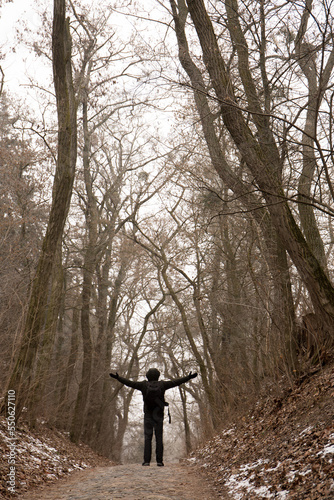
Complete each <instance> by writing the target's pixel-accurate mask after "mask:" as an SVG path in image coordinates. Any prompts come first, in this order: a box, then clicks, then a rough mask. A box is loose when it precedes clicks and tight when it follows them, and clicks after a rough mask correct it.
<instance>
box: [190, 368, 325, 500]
mask: <svg viewBox="0 0 334 500" xmlns="http://www.w3.org/2000/svg"><path fill="white" fill-rule="evenodd" d="M190 462H193V463H196V464H197V465H198V464H200V465H201V467H202V470H204V471H205V472H206V474H208V475H209V476H210V477H211V480H212V481H213V482H214V483H215V485H216V491H217V496H218V495H219V493H222V492H223V491H226V492H227V493H229V494H230V495H231V498H233V499H236V500H241V499H245V500H246V499H247V500H251V499H255V500H261V499H264V498H275V499H280V500H282V499H294V500H297V499H298V500H319V499H328V500H329V499H331V500H333V499H334V365H330V366H327V367H324V368H323V369H321V370H319V371H318V372H317V373H313V374H312V375H309V376H307V377H306V376H305V377H303V378H301V379H300V380H299V381H297V382H296V383H295V384H294V386H293V387H287V385H286V386H285V387H284V385H283V386H282V387H281V390H280V396H279V397H276V398H272V397H269V396H268V397H267V398H263V399H262V400H261V401H259V402H258V403H257V405H256V407H255V409H254V410H253V411H251V412H250V413H249V414H248V415H247V416H246V417H243V418H239V420H238V421H237V422H236V423H235V425H232V426H229V427H227V428H225V429H223V430H222V432H221V433H220V434H219V435H217V436H216V437H215V438H214V439H212V440H211V441H210V442H208V443H206V445H205V446H204V447H203V448H202V449H200V450H197V451H196V452H195V453H194V454H193V456H192V458H190Z"/></svg>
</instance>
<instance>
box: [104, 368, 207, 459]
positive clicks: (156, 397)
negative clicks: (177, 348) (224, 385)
mask: <svg viewBox="0 0 334 500" xmlns="http://www.w3.org/2000/svg"><path fill="white" fill-rule="evenodd" d="M110 376H111V377H112V378H115V379H116V380H118V381H119V382H121V384H124V385H126V386H128V387H132V388H133V389H137V390H138V391H141V393H142V395H143V400H144V438H145V444H144V462H143V465H146V466H147V465H150V462H151V455H152V437H153V431H154V433H155V439H156V459H157V465H158V466H159V467H163V465H164V463H163V440H162V437H163V419H164V407H165V406H168V403H166V402H165V391H167V390H168V389H171V388H172V387H176V386H178V385H181V384H184V383H185V382H188V380H190V379H192V378H195V377H197V373H191V372H190V373H189V375H187V376H186V377H182V378H177V379H174V380H160V381H159V377H160V372H159V370H157V368H150V369H149V370H148V372H147V373H146V378H147V380H143V381H141V382H135V381H133V380H128V379H126V378H124V377H120V376H119V375H118V373H110Z"/></svg>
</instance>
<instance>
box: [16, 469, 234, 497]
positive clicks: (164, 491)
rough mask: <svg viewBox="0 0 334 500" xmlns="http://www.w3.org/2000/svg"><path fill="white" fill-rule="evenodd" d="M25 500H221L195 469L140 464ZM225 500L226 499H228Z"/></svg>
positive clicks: (98, 472) (88, 475) (95, 472)
mask: <svg viewBox="0 0 334 500" xmlns="http://www.w3.org/2000/svg"><path fill="white" fill-rule="evenodd" d="M20 498H21V499H22V500H102V499H103V500H121V499H122V500H218V499H222V498H223V497H222V496H220V495H218V494H217V493H215V492H214V490H213V489H211V488H210V486H209V484H207V483H206V480H205V479H204V477H203V476H202V475H201V474H200V473H199V471H198V470H197V469H196V468H194V467H189V466H186V465H182V464H167V465H165V467H157V466H156V465H155V464H151V465H150V467H143V466H142V465H139V464H127V465H116V466H113V467H97V468H94V469H90V470H86V471H79V472H76V473H74V474H73V475H72V476H71V477H70V478H67V479H64V480H59V481H58V482H57V483H55V484H53V485H49V486H45V487H44V488H43V489H39V490H35V491H31V492H27V493H24V494H23V495H20ZM224 498H225V497H224Z"/></svg>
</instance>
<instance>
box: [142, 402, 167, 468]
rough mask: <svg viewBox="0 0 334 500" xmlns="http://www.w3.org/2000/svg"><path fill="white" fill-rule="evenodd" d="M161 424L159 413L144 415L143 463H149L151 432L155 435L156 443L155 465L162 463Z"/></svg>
mask: <svg viewBox="0 0 334 500" xmlns="http://www.w3.org/2000/svg"><path fill="white" fill-rule="evenodd" d="M163 422H164V417H163V414H162V415H161V412H160V411H159V412H155V413H145V415H144V437H145V445H144V462H146V463H150V462H151V456H152V437H153V431H154V433H155V442H156V449H155V454H156V459H157V463H161V462H162V461H163V451H164V447H163V441H162V435H163Z"/></svg>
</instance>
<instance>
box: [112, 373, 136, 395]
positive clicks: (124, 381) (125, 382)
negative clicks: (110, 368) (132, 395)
mask: <svg viewBox="0 0 334 500" xmlns="http://www.w3.org/2000/svg"><path fill="white" fill-rule="evenodd" d="M109 375H110V376H111V377H112V378H115V379H116V380H118V381H119V382H121V384H123V385H126V386H127V387H132V388H133V389H138V390H139V391H141V390H142V388H143V382H135V381H134V380H129V379H127V378H124V377H121V376H120V375H118V373H117V372H116V373H110V374H109Z"/></svg>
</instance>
